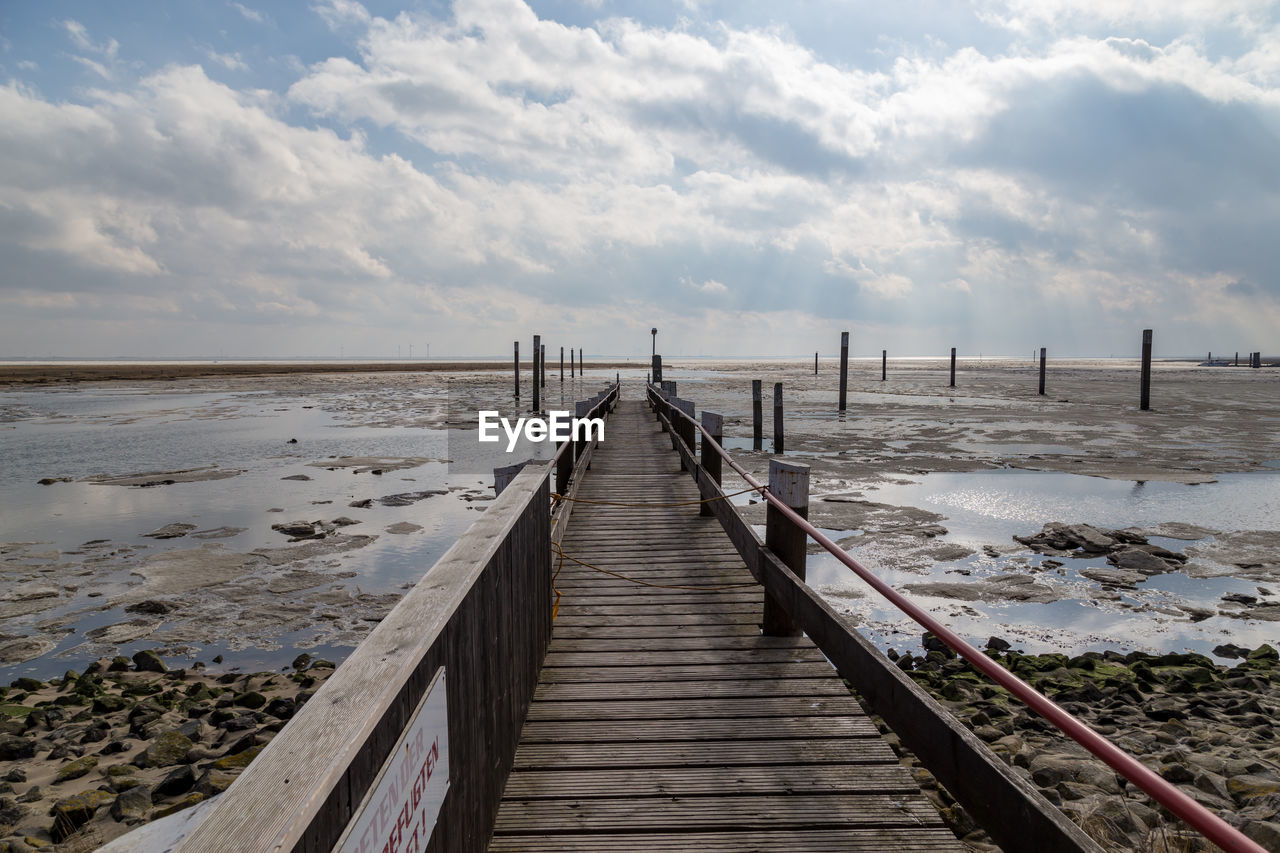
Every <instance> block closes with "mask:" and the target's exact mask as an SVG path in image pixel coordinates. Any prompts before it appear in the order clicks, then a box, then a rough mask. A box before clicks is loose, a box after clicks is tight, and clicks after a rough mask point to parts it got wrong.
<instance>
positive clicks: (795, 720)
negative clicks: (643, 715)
mask: <svg viewBox="0 0 1280 853" xmlns="http://www.w3.org/2000/svg"><path fill="white" fill-rule="evenodd" d="M744 732H745V733H750V734H751V735H752V736H753V737H755V738H757V739H761V740H763V739H768V740H779V739H781V740H789V739H794V738H807V739H815V740H816V739H821V738H846V737H877V736H878V735H879V732H878V731H877V729H876V727H875V726H874V725H873V724H872V723H871V721H870V719H869V718H867V717H861V716H859V717H847V716H842V717H769V718H758V717H719V718H716V719H712V720H631V721H625V722H624V721H620V720H576V721H572V722H570V721H565V720H556V721H554V722H545V723H539V722H526V723H525V724H524V729H523V730H522V731H521V732H520V740H521V742H522V743H588V742H598V743H608V742H612V741H681V740H693V741H713V740H741V739H742V737H743V733H744Z"/></svg>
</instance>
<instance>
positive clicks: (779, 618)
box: [761, 459, 809, 637]
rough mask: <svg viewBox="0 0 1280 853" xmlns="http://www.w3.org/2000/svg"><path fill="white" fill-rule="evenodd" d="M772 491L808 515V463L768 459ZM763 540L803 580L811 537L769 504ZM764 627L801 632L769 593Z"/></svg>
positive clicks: (780, 633)
mask: <svg viewBox="0 0 1280 853" xmlns="http://www.w3.org/2000/svg"><path fill="white" fill-rule="evenodd" d="M769 491H770V492H772V493H773V495H774V496H775V497H777V498H778V499H779V500H781V501H782V502H783V503H784V504H786V505H787V506H789V507H791V508H792V509H794V510H795V511H796V512H797V513H798V514H799V515H800V516H801V517H802V518H808V517H809V466H808V465H803V464H800V463H798V462H784V461H783V460H781V459H770V460H769ZM764 542H765V547H767V548H768V549H769V550H770V551H771V552H772V553H773V554H775V555H776V556H777V557H778V559H779V560H781V561H782V563H783V564H784V565H786V567H787V568H789V569H790V570H791V572H792V574H794V575H795V576H796V577H797V578H798V579H799V580H802V581H803V580H804V574H805V566H804V563H805V556H806V554H807V552H808V538H807V537H806V536H805V532H804V531H803V530H801V529H800V528H799V527H798V526H797V525H796V524H795V523H794V522H792V521H791V520H790V519H789V518H787V517H786V516H785V515H783V514H782V513H781V512H780V511H778V510H777V509H776V508H775V507H774V506H773V504H769V507H768V509H767V510H766V511H765V528H764ZM761 628H762V631H763V633H764V634H765V636H769V637H794V636H799V634H800V633H801V631H800V626H799V625H797V624H796V623H795V621H794V620H793V619H792V618H791V614H790V613H789V612H788V611H787V609H786V608H785V607H783V606H782V604H781V603H780V602H778V601H777V600H776V599H774V598H773V596H771V595H769V594H767V593H766V594H765V599H764V619H763V621H762V623H761Z"/></svg>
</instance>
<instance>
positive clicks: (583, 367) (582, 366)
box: [578, 347, 587, 376]
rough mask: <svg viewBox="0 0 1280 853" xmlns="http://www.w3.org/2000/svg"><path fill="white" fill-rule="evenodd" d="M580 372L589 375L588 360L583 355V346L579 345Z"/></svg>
mask: <svg viewBox="0 0 1280 853" xmlns="http://www.w3.org/2000/svg"><path fill="white" fill-rule="evenodd" d="M578 372H579V373H581V374H582V375H583V376H586V375H587V362H586V359H584V358H583V357H582V347H578Z"/></svg>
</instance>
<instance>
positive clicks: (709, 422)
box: [698, 409, 724, 515]
mask: <svg viewBox="0 0 1280 853" xmlns="http://www.w3.org/2000/svg"><path fill="white" fill-rule="evenodd" d="M702 428H703V429H705V430H706V431H707V432H709V433H711V439H710V440H708V439H707V433H703V434H702V452H701V454H700V460H701V462H702V472H703V473H704V474H705V475H706V476H708V477H710V478H711V479H712V480H713V481H714V482H716V483H717V484H718V483H720V471H721V467H722V466H721V465H720V462H721V459H720V454H719V453H717V452H716V449H715V448H714V447H712V446H711V442H712V441H714V442H715V443H716V444H720V443H721V442H722V441H724V417H723V416H722V415H719V414H716V413H715V412H708V411H707V410H705V409H703V411H702ZM711 514H712V512H711V504H709V503H704V504H702V505H701V506H700V507H699V509H698V515H711Z"/></svg>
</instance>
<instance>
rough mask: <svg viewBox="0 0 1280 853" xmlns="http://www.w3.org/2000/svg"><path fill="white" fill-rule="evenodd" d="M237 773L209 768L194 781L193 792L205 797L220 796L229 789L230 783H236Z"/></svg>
mask: <svg viewBox="0 0 1280 853" xmlns="http://www.w3.org/2000/svg"><path fill="white" fill-rule="evenodd" d="M238 775H240V774H238V773H232V772H231V771H229V770H218V769H216V768H213V767H210V768H209V769H208V770H206V771H205V772H204V774H203V775H202V776H201V777H200V778H199V779H198V780H197V781H196V785H195V789H194V790H195V791H196V793H199V794H204V795H205V796H206V797H212V796H213V795H214V794H221V793H222V792H223V791H225V790H227V788H230V787H231V783H232V782H234V781H236V777H237V776H238Z"/></svg>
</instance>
